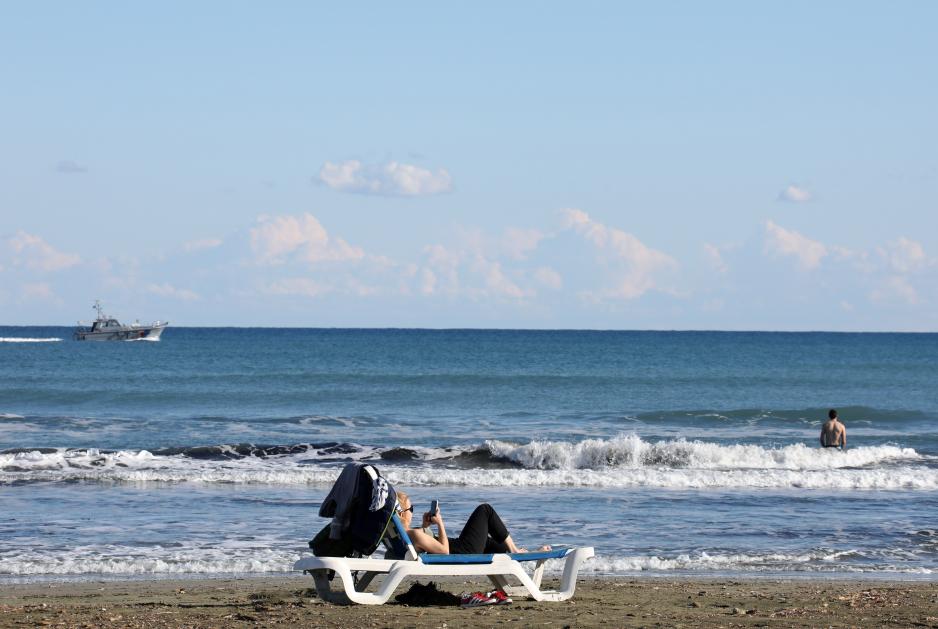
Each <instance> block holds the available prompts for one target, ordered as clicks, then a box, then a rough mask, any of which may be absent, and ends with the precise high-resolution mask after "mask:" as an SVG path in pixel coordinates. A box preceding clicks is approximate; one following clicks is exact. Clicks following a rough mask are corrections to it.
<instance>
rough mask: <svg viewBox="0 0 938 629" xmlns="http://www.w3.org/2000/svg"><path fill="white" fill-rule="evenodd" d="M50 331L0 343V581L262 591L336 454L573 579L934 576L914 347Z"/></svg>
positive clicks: (933, 451) (719, 339) (897, 342)
mask: <svg viewBox="0 0 938 629" xmlns="http://www.w3.org/2000/svg"><path fill="white" fill-rule="evenodd" d="M70 333H71V330H70V329H68V328H59V327H55V328H25V327H0V582H3V581H34V580H46V579H66V580H83V579H101V578H161V577H169V576H172V577H180V576H189V575H232V574H267V575H272V574H278V573H285V572H288V571H289V570H290V567H291V565H292V563H293V561H294V560H295V559H296V558H297V557H298V556H299V555H300V554H301V553H302V552H304V551H305V550H306V541H307V540H308V539H310V538H311V537H312V536H313V535H314V534H315V533H316V532H317V531H318V530H319V529H320V528H321V527H322V526H324V525H325V524H326V521H325V520H323V519H321V518H319V517H318V516H317V510H318V507H319V503H320V501H321V500H322V498H323V497H324V496H325V494H326V493H327V492H328V490H329V488H330V486H331V484H332V482H333V480H334V479H335V477H336V476H337V475H338V472H339V471H340V470H341V468H342V466H343V465H345V464H346V463H347V462H349V461H359V460H367V461H371V462H374V463H375V464H376V465H377V466H378V467H379V469H380V470H381V471H382V473H383V474H384V475H385V476H387V477H388V478H389V480H390V481H391V482H392V483H393V484H394V485H395V486H397V487H399V488H401V489H404V490H406V491H408V492H409V493H410V494H411V496H412V497H413V499H414V501H415V504H416V506H417V508H418V511H419V509H420V508H421V505H424V504H425V505H426V506H429V502H430V500H431V499H434V498H437V499H439V500H440V501H441V510H442V512H443V514H444V517H445V518H446V520H447V523H448V528H449V529H450V530H451V531H453V532H456V531H458V530H459V529H460V528H461V526H462V523H463V522H464V520H465V518H466V517H467V516H468V514H469V513H470V512H471V510H472V509H473V508H474V506H475V505H476V504H478V503H479V502H483V501H484V502H489V503H491V504H492V505H493V506H495V507H496V509H497V510H498V511H499V512H500V513H501V514H502V516H503V519H504V520H505V521H506V523H507V524H508V526H509V528H510V529H511V530H512V533H513V535H514V537H515V538H516V539H518V540H519V541H520V542H522V543H524V544H528V545H539V544H541V543H553V544H564V543H565V544H576V545H584V544H585V545H592V546H594V547H595V548H596V553H597V556H596V558H595V559H594V560H592V561H590V562H589V563H588V564H587V565H586V567H585V569H586V571H587V572H592V573H594V574H616V575H635V574H646V575H662V576H669V575H677V574H681V575H686V574H692V575H706V576H714V575H721V576H722V575H766V576H779V575H789V576H790V575H794V576H803V577H817V578H821V577H830V576H837V577H849V576H859V577H876V578H894V579H933V578H935V575H936V574H938V387H936V383H938V335H936V334H832V333H732V332H713V333H708V332H589V331H509V330H342V329H222V328H213V329H199V328H170V329H169V330H167V332H166V333H165V334H164V336H163V339H162V340H161V341H159V342H127V343H88V342H86V343H79V342H74V341H71V340H70ZM829 407H836V408H838V410H839V411H840V414H841V417H842V419H843V420H844V423H845V424H846V426H847V430H848V445H849V448H848V450H847V451H846V452H840V451H833V450H821V449H818V448H817V447H816V444H817V438H818V432H819V429H820V425H821V423H822V421H823V419H825V417H826V412H827V409H828V408H829Z"/></svg>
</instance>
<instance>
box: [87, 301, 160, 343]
mask: <svg viewBox="0 0 938 629" xmlns="http://www.w3.org/2000/svg"><path fill="white" fill-rule="evenodd" d="M94 309H95V312H97V313H98V317H97V318H96V319H95V320H94V322H93V323H92V324H91V327H87V326H85V325H84V323H82V322H81V321H79V322H78V327H77V328H76V329H75V333H74V334H72V338H74V339H75V340H76V341H136V340H140V339H146V340H148V341H158V340H159V339H160V334H162V333H163V330H165V329H166V326H168V325H169V322H168V321H165V322H160V321H157V322H155V323H150V324H147V325H141V324H140V323H132V324H130V325H123V324H122V323H121V322H120V321H118V320H117V319H115V318H113V317H110V316H108V315H106V314H104V308H103V307H102V306H101V302H100V301H98V300H97V299H96V300H95V302H94Z"/></svg>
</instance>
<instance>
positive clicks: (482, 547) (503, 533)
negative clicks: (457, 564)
mask: <svg viewBox="0 0 938 629" xmlns="http://www.w3.org/2000/svg"><path fill="white" fill-rule="evenodd" d="M506 537H508V529H507V528H505V523H504V522H502V519H501V518H500V517H498V514H497V513H495V509H493V508H492V505H489V504H481V505H479V506H478V507H476V509H475V511H473V512H472V515H470V516H469V520H468V521H467V522H466V526H464V527H463V529H462V533H460V534H459V537H456V538H453V537H450V538H449V552H450V554H452V555H472V554H476V553H507V552H508V546H507V545H506V544H505V538H506Z"/></svg>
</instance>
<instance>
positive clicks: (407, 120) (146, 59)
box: [0, 2, 938, 331]
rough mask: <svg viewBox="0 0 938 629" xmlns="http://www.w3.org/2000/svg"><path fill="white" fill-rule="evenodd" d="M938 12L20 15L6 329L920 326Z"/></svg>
mask: <svg viewBox="0 0 938 629" xmlns="http://www.w3.org/2000/svg"><path fill="white" fill-rule="evenodd" d="M936 18H938V5H935V4H934V3H929V2H918V3H916V2H907V3H901V4H898V5H894V6H887V5H885V4H882V3H863V2H842V3H839V2H825V3H809V2H803V3H800V2H785V3H744V2H739V3H720V2H716V3H691V2H686V3H680V2H662V3H641V4H639V3H611V2H610V3H582V2H579V3H466V4H463V5H456V6H449V5H445V4H444V5H441V4H440V3H426V4H418V3H409V4H404V5H394V6H390V5H363V6H362V5H357V6H355V5H339V6H335V5H332V4H328V5H327V4H319V5H314V4H311V3H288V2H283V3H277V4H275V5H270V6H261V5H259V4H257V3H247V2H244V3H234V2H224V3H222V2H218V3H210V2H205V3H195V4H193V3H172V2H169V3H161V4H159V5H142V4H141V5H137V4H130V5H128V4H127V3H103V2H102V3H93V4H91V5H75V4H71V5H70V4H60V3H42V2H37V3H23V4H21V5H19V6H14V5H10V6H7V7H5V8H4V9H3V13H2V19H0V77H2V81H3V88H2V91H3V98H0V131H2V133H0V137H2V141H0V313H2V314H0V324H16V325H27V324H67V323H70V322H72V321H74V320H76V319H79V318H82V319H86V318H88V317H89V315H90V314H91V309H90V305H91V303H92V301H93V300H94V299H95V298H100V299H102V300H103V301H104V302H105V304H106V305H107V306H108V310H110V311H112V312H113V313H114V314H116V315H119V316H122V317H124V318H128V319H133V318H141V319H148V318H152V319H157V318H159V319H169V320H170V321H171V322H173V323H174V324H179V325H267V326H340V327H346V326H367V327H384V326H395V327H397V326H400V327H515V328H604V329H605V328H612V329H736V330H751V329H764V330H927V331H933V330H935V329H936V323H935V322H936V316H935V315H936V301H938V281H936V280H938V154H936V147H938V117H936V116H935V113H934V112H936V111H938V81H936V80H935V60H936V59H938V43H936V39H935V37H934V36H933V35H934V33H933V26H934V24H935V23H938V20H936Z"/></svg>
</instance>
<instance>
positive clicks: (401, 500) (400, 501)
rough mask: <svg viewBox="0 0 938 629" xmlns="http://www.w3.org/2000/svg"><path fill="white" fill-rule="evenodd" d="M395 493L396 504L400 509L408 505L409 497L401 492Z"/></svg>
mask: <svg viewBox="0 0 938 629" xmlns="http://www.w3.org/2000/svg"><path fill="white" fill-rule="evenodd" d="M396 493H397V504H399V505H401V508H403V507H405V506H406V505H409V504H410V496H408V495H407V494H405V493H404V492H402V491H398V492H396ZM405 503H406V504H405Z"/></svg>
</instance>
